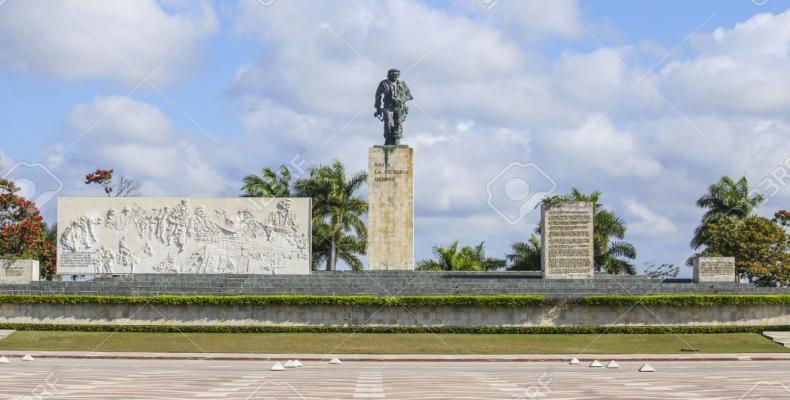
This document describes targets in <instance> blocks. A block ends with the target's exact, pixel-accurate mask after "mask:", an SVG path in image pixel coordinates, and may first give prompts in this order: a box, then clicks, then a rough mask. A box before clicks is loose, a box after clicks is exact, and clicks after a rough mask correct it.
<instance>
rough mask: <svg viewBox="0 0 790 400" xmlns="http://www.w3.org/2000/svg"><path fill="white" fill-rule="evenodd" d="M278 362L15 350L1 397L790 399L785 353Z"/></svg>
mask: <svg viewBox="0 0 790 400" xmlns="http://www.w3.org/2000/svg"><path fill="white" fill-rule="evenodd" d="M620 364H621V368H620V369H605V368H590V367H588V366H587V365H586V364H583V365H579V366H570V365H567V364H566V363H560V362H532V363H526V362H520V363H511V362H488V363H485V362H419V363H416V362H346V363H344V364H343V365H328V364H326V363H319V362H305V366H304V367H303V368H299V369H288V370H286V371H282V372H272V371H269V367H270V366H271V365H272V363H271V362H252V361H200V360H99V359H93V360H88V359H85V360H79V359H37V360H35V361H31V362H23V361H21V360H20V359H19V358H13V359H12V360H11V363H10V364H5V365H0V399H269V400H274V399H481V400H482V399H544V398H545V399H788V398H790V389H788V388H790V363H788V362H786V361H711V362H706V361H693V362H692V361H673V362H668V361H659V362H653V363H651V364H652V365H653V366H654V367H655V368H656V370H657V372H654V373H640V372H637V369H638V368H639V367H640V366H641V364H642V363H641V362H634V361H628V362H621V363H620Z"/></svg>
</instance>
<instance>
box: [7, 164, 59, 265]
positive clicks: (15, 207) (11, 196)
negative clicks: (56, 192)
mask: <svg viewBox="0 0 790 400" xmlns="http://www.w3.org/2000/svg"><path fill="white" fill-rule="evenodd" d="M18 192H19V187H17V186H16V185H15V184H14V183H13V182H11V181H9V180H7V179H0V258H14V259H19V258H26V259H33V260H38V261H39V265H40V268H41V271H40V272H41V276H42V277H44V278H46V279H51V278H52V275H53V274H54V273H55V268H56V259H57V257H56V247H57V246H56V245H55V240H54V239H55V236H56V235H57V233H56V232H54V231H52V229H50V228H49V227H48V226H47V224H46V223H45V222H44V218H43V217H42V216H41V213H40V212H39V210H38V207H36V205H35V203H33V202H32V201H30V200H27V199H25V198H23V197H22V196H20V195H19V194H18Z"/></svg>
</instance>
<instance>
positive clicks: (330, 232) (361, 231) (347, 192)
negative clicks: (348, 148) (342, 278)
mask: <svg viewBox="0 0 790 400" xmlns="http://www.w3.org/2000/svg"><path fill="white" fill-rule="evenodd" d="M366 183H367V173H366V172H364V171H363V172H358V173H356V174H354V175H352V176H351V177H350V178H347V177H346V170H345V167H343V164H341V163H340V162H339V161H335V162H334V163H333V164H331V165H323V166H322V165H319V166H316V167H313V168H311V169H310V173H309V176H308V177H305V178H304V179H300V180H299V181H297V182H296V184H295V188H296V192H297V193H299V195H301V196H305V197H312V198H313V221H312V222H313V227H314V229H313V235H314V236H318V237H314V239H313V240H314V241H315V243H316V244H318V245H319V246H318V248H317V249H314V252H317V253H318V255H319V257H316V258H318V259H319V262H320V261H324V262H325V263H326V269H327V270H328V271H334V270H336V269H337V260H338V258H341V259H343V260H344V261H346V262H348V261H352V263H350V264H349V266H351V267H352V268H356V267H358V268H360V269H361V262H359V260H358V259H357V258H356V255H357V254H365V247H366V244H367V228H366V227H365V223H364V221H362V216H363V215H365V213H367V211H368V203H367V202H366V201H365V200H364V199H362V198H361V197H359V196H358V195H357V194H356V192H357V191H358V190H359V189H360V188H362V186H364V185H365V184H366ZM322 246H323V248H322ZM322 252H325V253H326V254H324V255H322Z"/></svg>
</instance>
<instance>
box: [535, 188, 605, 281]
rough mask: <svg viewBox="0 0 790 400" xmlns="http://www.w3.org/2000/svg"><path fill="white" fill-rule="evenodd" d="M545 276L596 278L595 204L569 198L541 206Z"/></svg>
mask: <svg viewBox="0 0 790 400" xmlns="http://www.w3.org/2000/svg"><path fill="white" fill-rule="evenodd" d="M540 229H541V247H542V249H541V257H542V258H541V271H542V273H543V279H590V278H592V277H593V272H594V265H593V263H594V260H593V204H592V203H589V202H581V201H578V202H577V201H567V202H561V203H557V204H553V205H551V206H546V205H542V206H541V209H540Z"/></svg>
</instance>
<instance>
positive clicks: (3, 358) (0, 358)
mask: <svg viewBox="0 0 790 400" xmlns="http://www.w3.org/2000/svg"><path fill="white" fill-rule="evenodd" d="M10 363H11V361H8V359H7V358H5V357H0V364H10Z"/></svg>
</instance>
